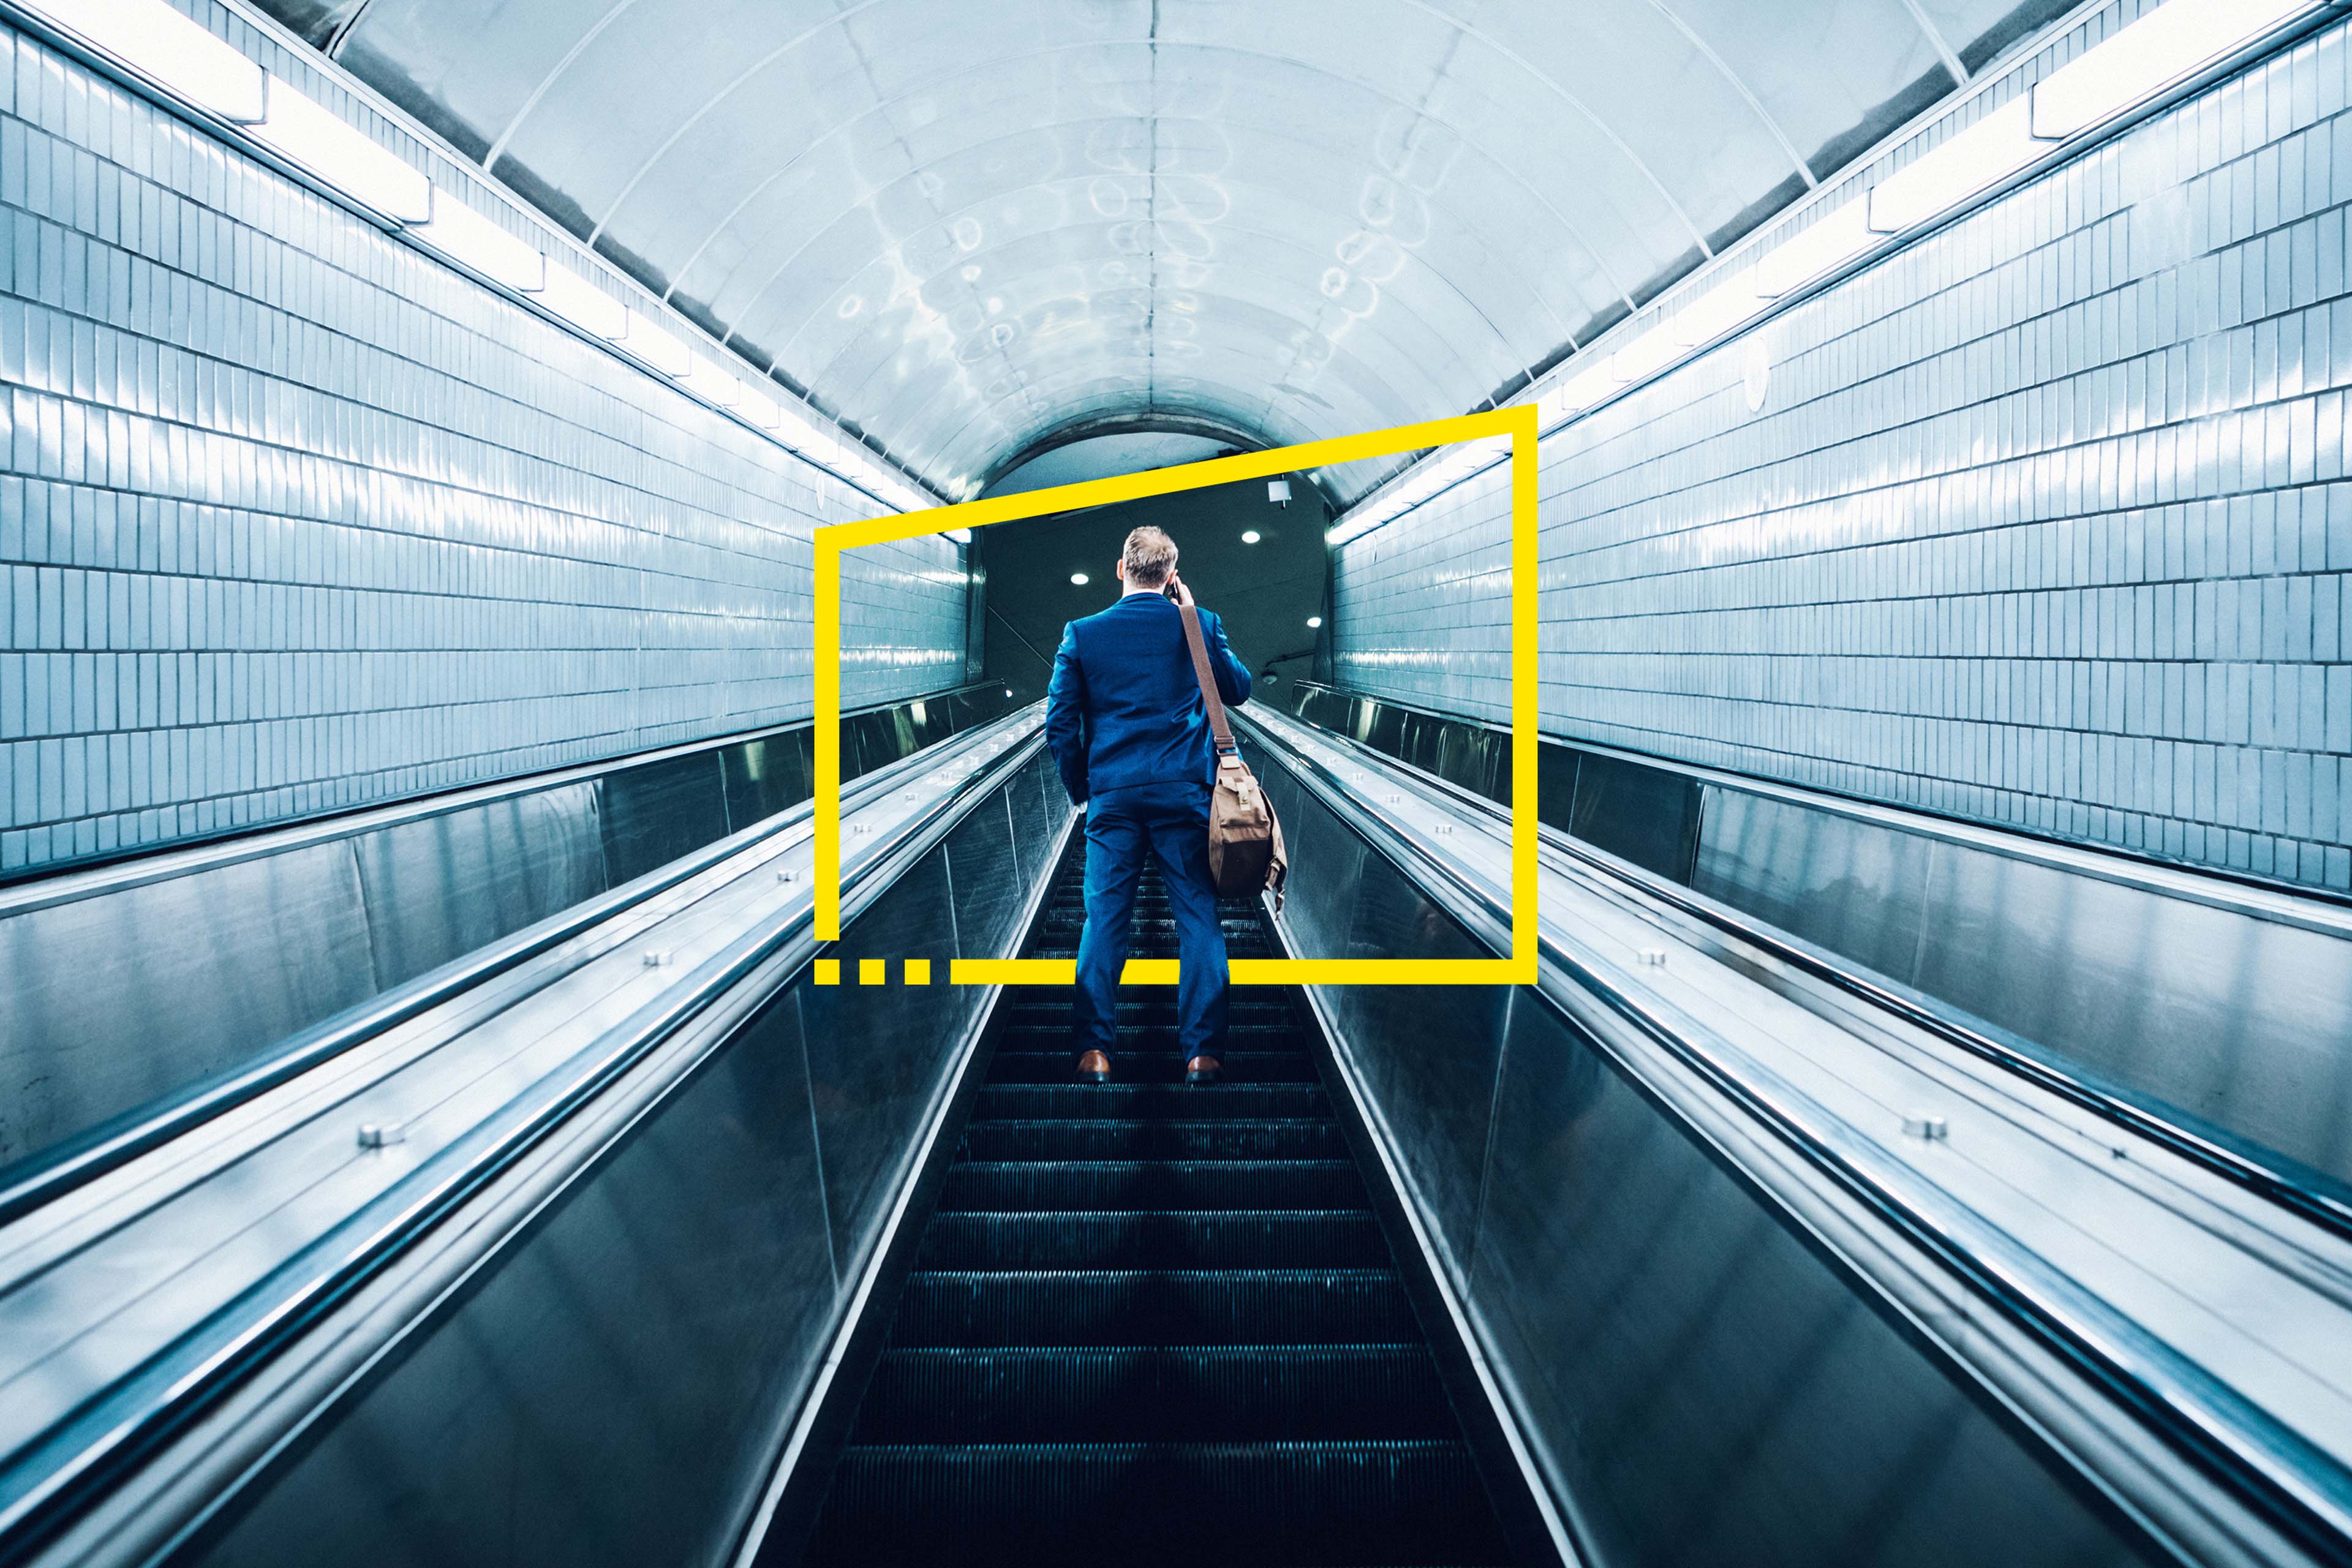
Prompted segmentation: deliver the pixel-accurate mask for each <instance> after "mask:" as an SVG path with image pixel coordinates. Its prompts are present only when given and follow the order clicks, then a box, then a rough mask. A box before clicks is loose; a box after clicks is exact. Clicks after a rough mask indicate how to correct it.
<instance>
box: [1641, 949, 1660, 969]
mask: <svg viewBox="0 0 2352 1568" xmlns="http://www.w3.org/2000/svg"><path fill="white" fill-rule="evenodd" d="M1641 959H1642V962H1643V963H1646V964H1649V965H1650V966H1652V967H1653V968H1658V969H1663V968H1664V967H1665V963H1666V950H1665V949H1664V948H1663V947H1645V948H1643V950H1642V952H1641Z"/></svg>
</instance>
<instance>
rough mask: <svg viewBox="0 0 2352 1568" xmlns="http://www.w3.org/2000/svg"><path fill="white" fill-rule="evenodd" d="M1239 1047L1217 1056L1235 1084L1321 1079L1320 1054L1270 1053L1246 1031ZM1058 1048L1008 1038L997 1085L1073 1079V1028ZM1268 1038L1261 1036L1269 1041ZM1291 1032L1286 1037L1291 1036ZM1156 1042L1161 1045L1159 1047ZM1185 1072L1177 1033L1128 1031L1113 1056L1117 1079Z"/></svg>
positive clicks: (1144, 1079)
mask: <svg viewBox="0 0 2352 1568" xmlns="http://www.w3.org/2000/svg"><path fill="white" fill-rule="evenodd" d="M1233 1033H1234V1036H1235V1037H1236V1038H1235V1040H1234V1047H1229V1048H1227V1049H1226V1050H1225V1051H1224V1052H1223V1054H1222V1055H1220V1056H1219V1057H1218V1058H1217V1062H1218V1065H1219V1066H1220V1067H1222V1068H1223V1069H1224V1076H1225V1077H1226V1078H1227V1079H1230V1080H1232V1081H1233V1082H1235V1083H1313V1082H1315V1081H1316V1072H1315V1058H1313V1057H1310V1056H1308V1055H1307V1053H1306V1052H1305V1051H1268V1050H1252V1049H1249V1048H1247V1046H1248V1042H1246V1041H1245V1040H1244V1039H1242V1038H1240V1037H1242V1036H1244V1034H1245V1033H1247V1032H1246V1031H1244V1030H1241V1029H1235V1030H1234V1031H1233ZM1139 1036H1140V1037H1139ZM1258 1038H1259V1039H1260V1040H1263V1039H1264V1038H1265V1036H1264V1035H1260V1036H1259V1037H1258ZM1282 1038H1284V1039H1286V1040H1287V1039H1288V1038H1289V1034H1288V1031H1285V1032H1284V1033H1283V1036H1282ZM1068 1040H1069V1030H1068V1029H1066V1028H1064V1029H1059V1030H1056V1031H1055V1047H1054V1048H1053V1049H1052V1050H1045V1051H1040V1050H1033V1049H1028V1048H1025V1047H1032V1046H1034V1045H1035V1044H1036V1043H1037V1042H1036V1041H1034V1040H1028V1039H1021V1038H1018V1037H1013V1038H1008V1039H1006V1041H1005V1042H1004V1047H1003V1049H1000V1050H999V1051H998V1052H997V1053H996V1059H995V1060H994V1061H993V1062H992V1063H990V1064H989V1068H988V1081H989V1082H991V1083H1067V1082H1069V1081H1070V1073H1071V1071H1072V1068H1073V1067H1074V1065H1075V1063H1076V1060H1077V1056H1076V1052H1074V1051H1072V1050H1071V1049H1070V1047H1069V1045H1068ZM1155 1046H1156V1048H1155ZM1183 1076H1184V1058H1182V1057H1181V1056H1179V1055H1178V1054H1177V1051H1176V1042H1175V1039H1174V1038H1173V1036H1172V1033H1171V1037H1170V1038H1168V1039H1167V1040H1165V1041H1164V1042H1153V1041H1151V1040H1150V1038H1149V1037H1148V1036H1143V1032H1142V1031H1140V1030H1138V1031H1131V1032H1124V1033H1122V1035H1121V1037H1120V1040H1119V1048H1118V1051H1117V1052H1116V1053H1115V1054H1114V1055H1113V1056H1112V1057H1111V1081H1112V1082H1113V1083H1175V1082H1178V1081H1180V1080H1181V1079H1182V1078H1183Z"/></svg>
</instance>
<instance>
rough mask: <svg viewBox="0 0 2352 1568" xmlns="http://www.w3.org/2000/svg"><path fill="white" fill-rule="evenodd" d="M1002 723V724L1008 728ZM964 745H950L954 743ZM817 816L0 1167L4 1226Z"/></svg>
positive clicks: (732, 844) (339, 1016)
mask: <svg viewBox="0 0 2352 1568" xmlns="http://www.w3.org/2000/svg"><path fill="white" fill-rule="evenodd" d="M1007 717H1011V716H1010V715H1007ZM993 722H994V723H1002V722H1003V719H999V720H997V721H993ZM992 727H993V725H992V724H989V725H982V726H981V727H980V728H979V729H977V730H971V731H965V734H966V735H967V736H980V735H984V734H986V733H988V731H989V730H990V729H991V728H992ZM955 739H961V737H950V741H952V740H955ZM948 743H950V742H941V744H948ZM943 755H944V754H943V753H940V752H936V751H933V750H928V749H927V750H925V751H921V752H915V753H913V754H912V755H909V756H906V757H902V758H900V759H899V760H898V761H897V762H895V763H890V764H888V765H887V766H886V767H883V768H879V769H877V770H876V771H875V772H873V773H866V774H863V775H861V776H860V777H859V778H857V779H856V781H854V782H853V783H851V784H846V785H845V786H844V787H843V791H842V802H843V805H844V806H845V807H848V806H851V805H854V804H855V803H856V802H857V801H858V800H861V799H866V798H871V797H872V795H874V794H875V793H876V792H883V793H887V791H888V790H889V789H890V788H891V787H893V786H894V785H895V784H897V783H898V781H899V780H900V779H903V778H905V777H906V776H908V774H909V773H915V772H919V771H921V769H919V768H917V767H915V766H914V765H913V764H915V763H920V764H921V768H923V769H927V768H930V767H935V766H937V765H938V764H939V763H940V761H941V760H943ZM631 765H634V764H631ZM446 809H451V808H448V807H437V808H436V810H435V811H431V812H427V811H419V812H417V813H416V814H415V816H416V817H424V816H433V815H437V813H438V811H440V810H446ZM813 810H814V803H813V802H810V801H802V802H800V803H799V804H797V805H791V806H787V807H786V808H785V809H784V810H782V811H781V812H778V813H777V814H776V815H775V816H771V817H768V818H766V819H765V820H763V821H761V822H755V823H753V824H751V826H749V827H746V828H743V829H741V830H740V832H736V833H732V834H730V835H729V836H728V837H724V838H720V839H718V840H716V841H714V842H712V843H710V844H707V845H705V846H703V847H701V848H700V849H697V850H694V851H692V852H690V853H688V854H687V855H684V856H681V857H680V858H677V859H676V860H673V861H670V862H669V863H668V864H667V865H665V866H659V867H656V868H654V869H653V870H651V871H648V872H646V874H645V875H643V876H641V877H638V878H635V879H633V880H630V881H627V882H624V883H622V884H621V885H620V886H619V887H617V888H613V889H607V890H606V891H604V892H602V893H599V894H597V895H595V896H594V897H593V898H591V899H588V900H584V901H583V902H581V903H578V904H574V905H573V906H572V908H570V909H568V910H558V911H557V912H556V913H554V914H552V915H550V916H548V917H547V918H546V919H545V920H542V921H538V922H537V923H536V924H533V925H528V926H525V927H524V928H523V929H522V930H520V931H514V932H511V933H509V935H507V936H504V937H501V938H499V940H498V941H496V942H490V943H488V945H486V946H483V947H480V948H477V949H476V950H475V951H473V952H469V953H466V954H464V955H462V956H460V957H458V958H455V959H452V960H450V961H449V962H448V963H445V964H442V965H440V966H439V967H438V968H436V969H430V970H427V971H425V973H423V974H420V975H418V976H416V977H415V979H413V980H410V981H407V982H405V983H404V984H399V985H396V986H394V987H393V988H392V989H391V990H389V991H383V992H379V993H377V994H375V995H373V996H371V997H369V998H367V999H366V1000H365V1001H363V1002H358V1003H354V1004H353V1005H351V1006H349V1007H346V1008H344V1009H343V1010H342V1011H341V1012H340V1013H336V1014H334V1015H332V1016H329V1017H326V1018H322V1019H320V1021H319V1022H318V1023H316V1024H314V1025H312V1026H310V1027H309V1028H307V1029H303V1030H300V1031H299V1032H298V1033H295V1034H293V1035H289V1036H288V1037H286V1038H285V1039H283V1040H280V1041H278V1043H277V1044H275V1045H273V1046H271V1047H268V1052H267V1054H266V1055H265V1056H263V1057H262V1058H260V1059H258V1060H256V1061H252V1062H248V1063H247V1064H245V1065H243V1066H241V1067H237V1068H232V1069H230V1070H229V1071H228V1072H227V1073H225V1074H223V1075H221V1076H219V1077H217V1078H215V1079H210V1080H208V1081H205V1082H202V1083H198V1084H194V1085H192V1086H190V1087H189V1088H188V1089H184V1090H183V1091H181V1092H180V1093H178V1094H176V1095H173V1096H171V1097H169V1098H167V1099H166V1100H162V1101H151V1102H150V1103H148V1104H146V1105H142V1106H140V1107H139V1108H137V1109H136V1110H131V1111H129V1112H127V1113H125V1114H124V1115H122V1116H121V1117H118V1118H115V1119H114V1120H113V1121H107V1122H103V1123H100V1125H99V1126H97V1127H95V1128H92V1129H91V1130H90V1131H88V1132H86V1133H83V1134H81V1135H80V1136H79V1137H76V1138H73V1139H69V1140H68V1141H67V1142H62V1143H59V1144H57V1145H55V1146H53V1147H51V1148H48V1149H45V1150H43V1151H41V1152H39V1153H37V1154H34V1155H32V1156H30V1157H28V1158H26V1159H25V1160H23V1161H19V1162H16V1163H13V1164H11V1165H8V1166H5V1167H0V1226H5V1225H6V1224H8V1223H9V1222H10V1221H12V1220H16V1219H18V1218H21V1217H22V1216H24V1215H27V1214H30V1213H32V1212H33V1211H34V1210H36V1209H38V1208H41V1207H43V1206H45V1205H48V1204H52V1203H55V1202H57V1201H58V1199H60V1198H62V1197H65V1196H66V1195H67V1194H69V1193H72V1192H74V1191H75V1190H76V1189H78V1188H80V1187H83V1186H86V1185H88V1184H90V1183H92V1182H95V1181H97V1180H99V1179H100V1177H102V1176H104V1175H106V1174H107V1173H109V1172H110V1171H116V1170H120V1169H121V1167H122V1166H124V1165H126V1164H129V1163H131V1161H133V1160H136V1159H137V1158H139V1157H140V1156H141V1155H142V1154H144V1153H146V1152H148V1151H150V1150H152V1149H156V1148H160V1147H162V1146H163V1144H165V1143H168V1142H171V1141H172V1140H173V1139H174V1138H177V1137H179V1136H181V1135H182V1134H184V1133H186V1132H189V1131H194V1129H195V1128H198V1127H200V1126H202V1125H204V1124H205V1122H207V1121H212V1120H213V1119H214V1118H215V1117H218V1116H222V1115H226V1113H228V1112H229V1111H232V1110H236V1108H237V1107H238V1106H241V1105H245V1104H247V1103H249V1102H251V1101H252V1100H257V1099H258V1098H260V1097H261V1096H262V1095H265V1094H267V1093H268V1092H269V1091H270V1090H271V1089H275V1088H277V1087H278V1085H279V1084H282V1083H285V1082H286V1081H288V1080H289V1079H293V1078H297V1077H299V1076H300V1075H301V1074H303V1073H306V1072H308V1071H310V1069H311V1068H315V1067H317V1066H319V1065H320V1063H322V1062H327V1061H331V1060H333V1059H334V1058H336V1057H339V1056H341V1055H342V1054H343V1053H344V1052H346V1051H349V1050H351V1049H352V1048H353V1047H357V1046H361V1045H364V1044H365V1043H366V1042H367V1041H369V1040H372V1039H374V1038H375V1037H378V1036H379V1035H382V1034H384V1033H385V1032H386V1031H388V1030H392V1029H395V1028H398V1027H399V1026H401V1025H403V1024H405V1023H407V1022H408V1021H409V1020H411V1019H413V1018H416V1017H418V1016H422V1015H424V1014H425V1013H428V1012H430V1011H432V1010H433V1009H434V1008H436V1007H438V1006H440V1005H442V1004H443V1003H445V1002H447V1001H448V1000H450V999H451V998H452V997H455V996H457V995H459V994H463V993H464V992H467V991H469V990H471V989H473V988H474V987H475V986H478V985H480V984H484V983H486V982H488V981H491V980H495V979H497V978H498V977H499V976H500V975H502V974H506V973H510V972H511V971H513V970H515V969H517V968H520V966H522V965H523V964H525V963H530V961H531V960H532V959H535V958H538V957H539V956H541V954H542V953H546V952H551V951H553V950H554V949H556V948H558V947H561V946H562V945H563V944H564V943H565V942H570V941H572V939H573V938H574V937H577V936H579V935H581V934H582V933H583V932H584V931H592V930H593V929H594V928H595V927H597V926H599V925H602V924H604V922H606V921H611V920H613V919H614V917H616V916H618V915H621V914H623V913H625V912H626V911H628V910H633V909H635V908H636V907H637V906H639V905H641V904H644V903H646V902H647V901H648V900H653V899H656V898H658V897H659V896H660V895H662V894H663V893H666V892H667V891H669V890H670V889H673V888H675V887H677V886H678V885H679V884H681V883H684V882H688V881H690V880H692V879H694V878H696V877H698V876H699V875H701V874H702V873H703V872H705V871H707V870H709V868H711V867H713V866H716V865H719V864H720V863H722V862H723V861H725V860H727V859H729V858H731V857H733V856H735V855H738V854H740V853H741V852H742V851H743V850H745V849H748V848H750V847H752V846H753V845H755V844H759V843H761V842H763V841H765V840H767V839H769V838H772V837H775V836H776V835H778V834H782V833H789V832H791V831H792V830H793V829H795V828H798V829H801V830H803V832H805V831H808V830H809V829H810V827H811V821H810V818H811V813H812V811H813ZM402 820H411V818H403V819H402ZM371 830H373V825H372V829H371ZM595 956H596V954H595V953H594V952H582V953H580V954H578V955H577V957H576V962H574V963H571V964H568V965H565V966H562V967H560V968H554V969H551V970H549V971H548V972H547V973H545V974H543V975H540V976H535V977H534V981H535V984H534V985H533V987H532V988H533V989H534V990H536V989H540V988H542V987H544V986H546V985H549V984H553V983H554V982H555V981H557V980H559V979H561V978H562V976H563V975H565V974H567V973H571V972H572V970H573V969H576V968H578V967H579V966H580V965H581V964H584V963H589V962H590V961H591V960H593V958H594V957H595Z"/></svg>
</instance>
